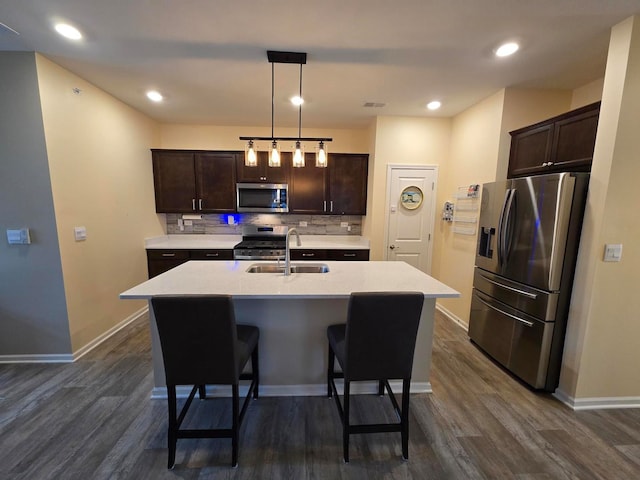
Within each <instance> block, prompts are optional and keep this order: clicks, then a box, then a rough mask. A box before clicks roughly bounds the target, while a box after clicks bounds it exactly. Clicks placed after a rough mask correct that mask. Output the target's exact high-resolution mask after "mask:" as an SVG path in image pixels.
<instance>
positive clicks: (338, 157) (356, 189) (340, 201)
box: [327, 153, 369, 215]
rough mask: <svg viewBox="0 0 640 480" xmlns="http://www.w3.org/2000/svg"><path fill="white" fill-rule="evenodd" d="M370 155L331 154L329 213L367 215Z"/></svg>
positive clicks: (328, 185) (329, 167)
mask: <svg viewBox="0 0 640 480" xmlns="http://www.w3.org/2000/svg"><path fill="white" fill-rule="evenodd" d="M368 165H369V156H368V155H359V154H348V153H336V154H333V155H332V154H329V163H328V167H327V171H328V179H327V180H328V182H327V191H328V198H329V213H332V214H334V215H336V214H337V215H365V214H366V213H367V171H368Z"/></svg>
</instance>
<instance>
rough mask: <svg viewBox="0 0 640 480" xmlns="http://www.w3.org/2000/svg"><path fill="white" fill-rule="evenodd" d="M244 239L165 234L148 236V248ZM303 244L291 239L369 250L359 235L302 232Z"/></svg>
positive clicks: (228, 244)
mask: <svg viewBox="0 0 640 480" xmlns="http://www.w3.org/2000/svg"><path fill="white" fill-rule="evenodd" d="M241 240H242V235H193V234H189V235H163V236H160V237H152V238H147V239H145V241H144V244H145V248H146V249H149V250H151V249H167V250H178V249H232V248H233V247H234V246H235V245H236V244H237V243H240V241H241ZM300 241H301V243H302V245H301V246H299V247H298V246H297V245H296V242H295V240H291V249H292V250H293V249H305V248H310V249H320V248H327V249H358V250H368V249H369V239H368V238H365V237H361V236H359V235H304V234H303V233H300Z"/></svg>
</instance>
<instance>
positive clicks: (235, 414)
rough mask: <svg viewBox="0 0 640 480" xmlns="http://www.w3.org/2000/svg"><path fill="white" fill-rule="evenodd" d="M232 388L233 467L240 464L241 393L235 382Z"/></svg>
mask: <svg viewBox="0 0 640 480" xmlns="http://www.w3.org/2000/svg"><path fill="white" fill-rule="evenodd" d="M232 390H233V398H232V402H233V405H232V408H231V410H232V415H233V420H232V422H233V423H232V426H231V466H232V467H237V466H238V426H239V425H238V415H239V414H240V413H239V412H240V406H239V401H240V395H239V393H238V384H237V383H235V384H234V385H233V386H232Z"/></svg>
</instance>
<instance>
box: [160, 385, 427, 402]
mask: <svg viewBox="0 0 640 480" xmlns="http://www.w3.org/2000/svg"><path fill="white" fill-rule="evenodd" d="M389 384H390V385H391V389H392V390H393V392H394V393H400V392H402V382H401V381H391V382H389ZM336 386H337V387H338V393H340V394H342V393H343V391H342V384H341V383H337V384H336ZM191 389H192V387H189V386H181V387H177V388H176V395H177V396H178V398H186V397H188V396H189V393H190V392H191ZM248 389H249V386H248V385H241V386H240V396H243V395H246V394H247V390H248ZM377 391H378V384H377V382H358V383H353V384H352V387H351V393H353V394H355V395H359V394H366V393H376V392H377ZM410 391H411V393H432V392H433V390H432V389H431V383H430V382H411V390H410ZM326 395H327V385H326V384H324V383H320V384H312V385H260V396H262V397H323V396H326ZM230 396H231V387H225V386H217V385H216V386H207V397H230ZM151 398H152V399H154V398H167V388H166V387H154V388H153V390H152V391H151Z"/></svg>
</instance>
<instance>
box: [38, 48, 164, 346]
mask: <svg viewBox="0 0 640 480" xmlns="http://www.w3.org/2000/svg"><path fill="white" fill-rule="evenodd" d="M36 62H37V69H38V82H39V90H40V97H41V105H42V115H43V119H44V131H45V138H46V146H47V153H48V157H49V169H50V172H51V186H52V191H53V201H54V208H55V216H56V223H57V232H58V240H59V243H60V255H61V260H62V271H63V278H64V285H65V292H66V302H67V310H68V316H69V329H70V333H71V343H72V351H73V352H77V351H78V350H79V349H81V348H82V347H84V346H85V345H87V344H88V343H89V342H91V341H92V340H94V339H96V338H97V337H98V336H100V335H101V334H103V333H104V332H106V331H107V330H109V329H110V328H112V327H114V326H115V325H116V324H118V323H119V322H121V321H122V320H123V319H125V318H127V317H128V316H130V315H131V314H133V313H134V312H135V311H136V310H139V309H140V308H142V307H144V305H145V304H144V302H132V301H121V300H119V299H118V294H119V293H120V292H122V291H124V290H126V289H127V288H130V287H131V286H132V285H135V284H137V283H140V282H142V281H144V280H146V279H147V269H146V259H145V251H144V238H145V237H149V236H153V235H160V234H162V233H163V228H162V225H161V223H160V221H159V218H158V215H156V214H155V206H154V194H153V176H152V169H151V159H150V154H149V147H150V146H151V145H153V144H156V143H157V142H158V137H157V126H156V124H155V123H154V122H153V121H151V120H150V119H148V118H147V117H145V116H143V115H142V114H140V113H138V112H136V111H135V110H133V109H131V108H130V107H128V106H127V105H125V104H123V103H122V102H120V101H117V100H115V99H114V98H113V97H111V96H110V95H108V94H106V93H105V92H103V91H102V90H100V89H98V88H96V87H94V86H93V85H91V84H90V83H88V82H86V81H84V80H82V79H81V78H79V77H77V76H75V75H73V74H71V73H70V72H69V71H67V70H65V69H63V68H61V67H59V66H58V65H56V64H54V63H53V62H51V61H49V60H48V59H46V58H45V57H43V56H41V55H37V56H36ZM74 88H79V89H80V90H81V93H79V94H75V93H73V89H74ZM76 226H84V227H86V229H87V240H86V241H84V242H76V241H75V240H74V234H73V232H74V227H76Z"/></svg>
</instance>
